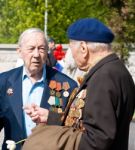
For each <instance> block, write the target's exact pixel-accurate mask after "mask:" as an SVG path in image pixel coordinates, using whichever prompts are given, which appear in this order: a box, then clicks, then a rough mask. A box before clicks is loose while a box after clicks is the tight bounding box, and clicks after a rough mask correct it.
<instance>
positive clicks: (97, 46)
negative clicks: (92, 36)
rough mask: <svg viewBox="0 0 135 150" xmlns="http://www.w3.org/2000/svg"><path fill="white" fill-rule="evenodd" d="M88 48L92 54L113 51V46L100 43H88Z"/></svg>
mask: <svg viewBox="0 0 135 150" xmlns="http://www.w3.org/2000/svg"><path fill="white" fill-rule="evenodd" d="M86 43H87V46H88V48H89V49H90V50H91V52H98V51H104V50H107V51H112V49H111V44H109V43H98V42H86Z"/></svg>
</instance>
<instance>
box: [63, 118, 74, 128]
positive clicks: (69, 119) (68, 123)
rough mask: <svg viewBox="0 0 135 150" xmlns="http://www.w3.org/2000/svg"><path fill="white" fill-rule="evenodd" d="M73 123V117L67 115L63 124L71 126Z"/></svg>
mask: <svg viewBox="0 0 135 150" xmlns="http://www.w3.org/2000/svg"><path fill="white" fill-rule="evenodd" d="M73 124H74V119H73V118H71V117H69V116H67V118H66V121H65V126H72V125H73Z"/></svg>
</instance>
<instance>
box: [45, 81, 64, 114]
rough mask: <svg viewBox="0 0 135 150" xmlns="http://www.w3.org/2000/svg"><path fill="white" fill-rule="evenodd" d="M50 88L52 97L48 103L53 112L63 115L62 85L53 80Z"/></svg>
mask: <svg viewBox="0 0 135 150" xmlns="http://www.w3.org/2000/svg"><path fill="white" fill-rule="evenodd" d="M49 88H50V97H49V99H48V103H49V104H50V105H51V107H50V109H51V110H52V111H55V112H58V113H61V112H62V106H63V100H62V97H61V90H62V85H61V83H60V82H56V81H55V80H51V81H50V84H49Z"/></svg>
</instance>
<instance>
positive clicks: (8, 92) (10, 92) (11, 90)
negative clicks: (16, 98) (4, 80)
mask: <svg viewBox="0 0 135 150" xmlns="http://www.w3.org/2000/svg"><path fill="white" fill-rule="evenodd" d="M12 94H13V89H12V88H8V89H7V95H9V96H10V95H12Z"/></svg>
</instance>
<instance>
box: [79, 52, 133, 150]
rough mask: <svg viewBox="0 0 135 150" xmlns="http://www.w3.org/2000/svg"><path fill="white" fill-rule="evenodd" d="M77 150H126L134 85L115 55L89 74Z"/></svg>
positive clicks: (105, 59)
mask: <svg viewBox="0 0 135 150" xmlns="http://www.w3.org/2000/svg"><path fill="white" fill-rule="evenodd" d="M82 89H87V95H86V99H85V107H84V110H83V124H84V127H85V129H86V131H85V132H84V134H83V135H82V138H81V141H80V145H79V150H128V136H129V124H130V121H131V119H132V115H133V112H134V108H135V85H134V82H133V80H132V77H131V75H130V74H129V72H128V71H127V69H126V67H125V66H124V64H123V63H122V62H121V61H120V60H119V58H118V57H117V56H116V55H115V54H111V55H109V56H107V57H106V58H104V59H102V60H101V61H100V62H99V63H98V64H96V65H95V66H94V67H93V68H92V69H91V70H90V72H89V73H88V75H87V77H86V78H85V80H84V82H83V83H82V86H81V87H80V90H79V91H81V90H82ZM79 91H78V92H79Z"/></svg>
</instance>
